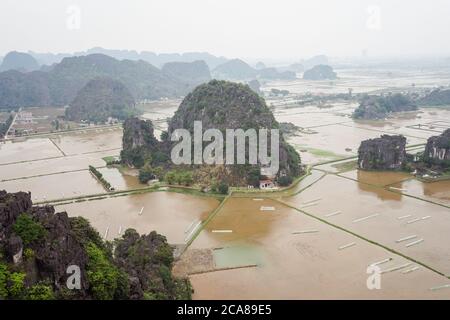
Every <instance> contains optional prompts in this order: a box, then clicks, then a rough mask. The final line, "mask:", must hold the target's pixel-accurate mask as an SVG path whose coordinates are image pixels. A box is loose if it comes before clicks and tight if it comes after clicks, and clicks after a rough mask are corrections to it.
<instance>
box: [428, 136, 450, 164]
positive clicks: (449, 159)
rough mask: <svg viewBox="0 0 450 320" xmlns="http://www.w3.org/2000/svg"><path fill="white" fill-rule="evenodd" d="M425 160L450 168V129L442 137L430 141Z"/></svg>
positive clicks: (435, 137)
mask: <svg viewBox="0 0 450 320" xmlns="http://www.w3.org/2000/svg"><path fill="white" fill-rule="evenodd" d="M424 160H425V161H426V162H428V163H430V164H445V165H449V166H450V129H447V130H446V131H444V132H443V133H442V134H441V135H440V136H434V137H431V138H429V139H428V141H427V145H426V147H425V152H424Z"/></svg>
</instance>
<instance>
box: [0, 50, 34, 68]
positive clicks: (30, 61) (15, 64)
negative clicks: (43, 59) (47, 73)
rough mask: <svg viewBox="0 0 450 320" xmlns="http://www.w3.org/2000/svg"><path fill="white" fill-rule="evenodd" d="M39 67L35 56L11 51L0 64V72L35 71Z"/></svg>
mask: <svg viewBox="0 0 450 320" xmlns="http://www.w3.org/2000/svg"><path fill="white" fill-rule="evenodd" d="M38 69H39V64H38V62H37V61H36V59H34V58H33V56H31V55H29V54H28V53H24V52H17V51H11V52H9V53H8V54H7V55H6V56H5V57H4V58H3V61H2V63H1V64H0V72H1V71H8V70H17V71H21V72H28V71H35V70H38Z"/></svg>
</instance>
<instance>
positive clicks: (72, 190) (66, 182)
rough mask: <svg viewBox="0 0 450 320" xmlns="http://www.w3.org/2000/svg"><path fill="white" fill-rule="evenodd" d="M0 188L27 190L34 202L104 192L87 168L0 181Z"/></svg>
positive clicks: (15, 190)
mask: <svg viewBox="0 0 450 320" xmlns="http://www.w3.org/2000/svg"><path fill="white" fill-rule="evenodd" d="M0 190H7V191H8V192H18V191H27V192H28V191H29V192H31V198H32V199H33V201H36V202H42V201H48V200H56V199H63V198H74V197H80V196H87V195H91V194H99V193H104V192H105V189H104V188H103V186H102V184H101V183H100V182H98V181H97V180H96V179H94V178H93V177H92V175H91V173H90V172H89V171H88V170H84V171H76V172H67V173H60V174H52V175H46V176H39V177H32V178H25V179H17V180H9V181H3V182H0Z"/></svg>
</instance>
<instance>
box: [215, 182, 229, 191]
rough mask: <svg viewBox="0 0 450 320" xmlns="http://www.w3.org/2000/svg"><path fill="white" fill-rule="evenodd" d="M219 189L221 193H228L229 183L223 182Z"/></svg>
mask: <svg viewBox="0 0 450 320" xmlns="http://www.w3.org/2000/svg"><path fill="white" fill-rule="evenodd" d="M217 191H218V192H219V193H220V194H228V184H226V183H225V182H221V183H220V184H219V186H218V188H217Z"/></svg>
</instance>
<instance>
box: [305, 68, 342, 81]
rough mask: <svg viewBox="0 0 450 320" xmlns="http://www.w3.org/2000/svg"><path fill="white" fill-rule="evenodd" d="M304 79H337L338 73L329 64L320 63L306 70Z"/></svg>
mask: <svg viewBox="0 0 450 320" xmlns="http://www.w3.org/2000/svg"><path fill="white" fill-rule="evenodd" d="M303 79H305V80H335V79H337V74H336V72H334V71H333V68H332V67H330V66H328V65H324V64H319V65H316V66H314V67H312V69H309V70H307V71H305V73H304V74H303Z"/></svg>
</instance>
